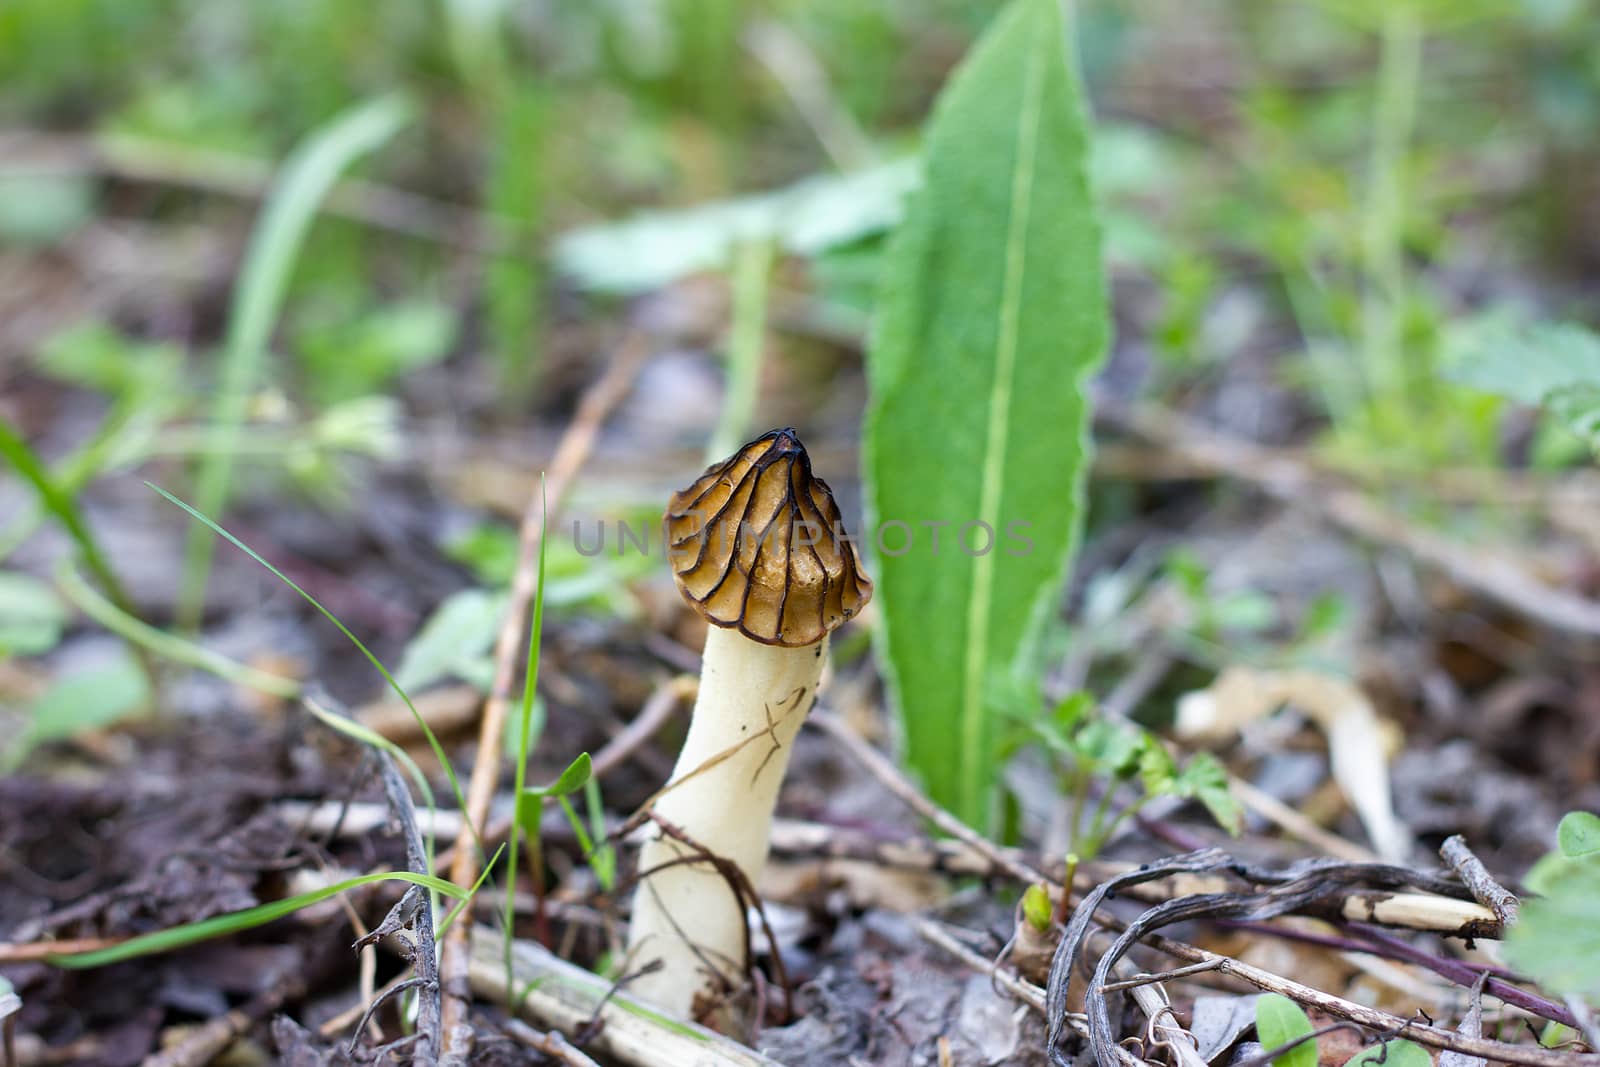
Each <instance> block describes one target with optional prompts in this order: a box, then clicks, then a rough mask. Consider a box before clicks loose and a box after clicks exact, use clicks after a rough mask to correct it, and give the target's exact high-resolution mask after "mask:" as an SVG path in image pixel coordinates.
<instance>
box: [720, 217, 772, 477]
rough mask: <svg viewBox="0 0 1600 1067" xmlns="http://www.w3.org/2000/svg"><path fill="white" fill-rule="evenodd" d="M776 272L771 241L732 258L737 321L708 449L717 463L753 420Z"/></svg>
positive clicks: (746, 246) (742, 249)
mask: <svg viewBox="0 0 1600 1067" xmlns="http://www.w3.org/2000/svg"><path fill="white" fill-rule="evenodd" d="M771 275H772V242H771V241H767V240H761V239H756V240H752V241H748V242H746V243H744V244H741V245H740V246H739V247H738V249H737V250H736V251H735V253H734V258H733V324H732V326H731V328H730V329H729V331H728V377H727V384H726V386H725V388H724V391H723V397H722V411H721V413H720V414H718V416H717V429H716V432H715V433H713V434H712V435H711V443H710V444H709V445H708V446H707V447H706V461H707V462H708V463H710V462H715V461H717V460H719V459H721V458H722V457H723V456H726V455H727V454H728V453H730V452H732V451H733V450H734V449H736V448H738V447H739V444H740V442H742V441H744V440H745V439H746V437H747V436H748V434H749V430H750V424H751V422H752V421H754V417H755V410H756V401H757V399H758V397H759V386H760V383H761V355H762V350H763V348H764V345H765V341H766V336H767V289H768V283H769V280H770V278H771Z"/></svg>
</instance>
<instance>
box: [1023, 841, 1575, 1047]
mask: <svg viewBox="0 0 1600 1067" xmlns="http://www.w3.org/2000/svg"><path fill="white" fill-rule="evenodd" d="M1219 870H1225V871H1228V872H1230V873H1232V874H1235V875H1237V876H1239V877H1240V878H1242V879H1244V880H1245V881H1247V882H1251V883H1254V884H1256V885H1258V886H1267V887H1268V888H1266V889H1263V890H1261V891H1259V892H1235V893H1217V894H1204V895H1198V896H1190V897H1182V898H1178V899H1176V900H1172V901H1168V902H1167V903H1165V904H1161V905H1158V906H1156V907H1154V908H1151V909H1150V910H1148V911H1146V912H1145V913H1144V914H1143V915H1141V916H1139V917H1138V918H1137V919H1135V920H1134V921H1133V922H1131V923H1126V924H1123V923H1119V922H1116V921H1115V920H1104V921H1103V922H1104V924H1105V925H1110V926H1113V927H1117V928H1120V929H1121V930H1122V933H1121V934H1120V935H1119V936H1118V938H1117V940H1116V941H1115V942H1114V943H1113V944H1112V946H1111V948H1110V949H1108V950H1107V951H1106V952H1105V954H1104V955H1102V956H1101V958H1100V960H1099V962H1098V963H1097V964H1096V965H1095V969H1094V976H1093V978H1092V979H1091V980H1090V983H1089V988H1088V992H1087V994H1086V995H1085V1003H1084V1007H1085V1011H1086V1014H1087V1015H1088V1018H1089V1029H1090V1032H1091V1048H1092V1049H1093V1051H1094V1052H1095V1054H1096V1057H1097V1058H1098V1060H1099V1062H1100V1064H1101V1065H1102V1067H1116V1060H1115V1058H1114V1054H1112V1053H1111V1052H1110V1048H1113V1047H1115V1039H1114V1033H1113V1030H1112V1023H1111V1016H1110V1012H1109V1009H1108V1008H1107V1005H1106V1002H1105V996H1104V986H1105V985H1106V979H1107V978H1108V977H1109V975H1110V972H1111V968H1112V967H1113V966H1114V965H1115V964H1116V962H1117V960H1118V959H1120V958H1121V957H1122V956H1123V955H1125V954H1126V953H1127V951H1128V950H1129V949H1130V948H1131V947H1132V945H1133V944H1134V942H1136V941H1143V942H1144V943H1145V944H1148V945H1150V946H1151V947H1153V948H1156V949H1158V950H1160V951H1162V952H1166V953H1167V954H1169V955H1172V956H1174V957H1176V958H1178V959H1182V960H1187V961H1189V962H1192V963H1214V965H1215V967H1216V970H1217V971H1218V973H1221V974H1229V975H1233V976H1234V977H1237V978H1241V979H1243V980H1244V981H1246V982H1248V983H1250V984H1251V985H1254V986H1256V987H1257V988H1258V989H1263V990H1266V991H1268V992H1275V993H1282V994H1283V995H1284V996H1287V997H1290V998H1291V999H1294V1000H1299V1001H1301V1002H1303V1003H1307V1004H1311V1005H1313V1006H1315V1007H1317V1008H1318V1009H1320V1010H1322V1011H1324V1012H1325V1013H1327V1014H1329V1015H1333V1016H1335V1017H1338V1018H1343V1019H1348V1020H1350V1021H1352V1022H1356V1023H1359V1024H1361V1025H1363V1026H1368V1027H1370V1028H1372V1029H1375V1030H1379V1031H1383V1032H1386V1033H1389V1034H1392V1035H1395V1036H1405V1037H1412V1038H1415V1039H1416V1040H1417V1041H1419V1042H1421V1043H1423V1044H1427V1045H1432V1046H1433V1047H1435V1048H1441V1049H1448V1050H1451V1051H1455V1052H1461V1053H1464V1054H1466V1055H1471V1056H1482V1057H1484V1058H1486V1059H1492V1060H1499V1061H1502V1062H1506V1063H1518V1064H1525V1065H1527V1067H1600V1056H1594V1055H1589V1056H1575V1055H1572V1054H1565V1053H1560V1052H1552V1051H1551V1050H1547V1049H1534V1048H1527V1047H1524V1046H1520V1045H1510V1044H1506V1043H1503V1042H1499V1041H1486V1040H1484V1039H1482V1038H1472V1037H1468V1036H1465V1035H1461V1034H1457V1033H1456V1032H1454V1031H1451V1030H1444V1029H1440V1028H1439V1027H1435V1026H1432V1025H1425V1024H1422V1023H1418V1022H1415V1021H1414V1020H1407V1019H1402V1018H1400V1017H1399V1016H1396V1015H1391V1014H1389V1013H1388V1012H1382V1011H1378V1010H1376V1009H1373V1008H1368V1007H1366V1006H1364V1005H1360V1004H1356V1003H1353V1002H1351V1001H1347V1000H1344V999H1343V998H1341V997H1336V996H1333V995H1332V994H1329V993H1324V992H1322V991H1320V990H1316V989H1312V988H1310V987H1308V986H1304V985H1301V984H1299V983H1297V982H1293V981H1291V980H1289V979H1287V978H1283V977H1281V976H1279V975H1275V974H1272V973H1271V972H1269V971H1264V970H1262V969H1261V968H1258V967H1253V966H1251V965H1249V964H1245V963H1241V962H1239V961H1237V960H1234V959H1231V958H1230V957H1227V956H1221V955H1218V954H1216V953H1212V952H1207V951H1205V950H1203V949H1199V948H1195V947H1194V946H1192V945H1186V944H1184V943H1182V942H1178V941H1172V940H1171V939H1169V938H1166V937H1163V936H1161V935H1160V934H1157V933H1155V931H1156V930H1157V929H1158V928H1160V927H1162V926H1165V925H1168V924H1170V923H1174V922H1180V921H1183V920H1186V919H1197V918H1207V917H1219V916H1220V917H1224V918H1250V919H1261V918H1270V917H1273V916H1276V915H1282V914H1287V913H1289V912H1291V911H1294V910H1298V909H1300V908H1303V907H1304V906H1305V905H1306V904H1307V903H1308V902H1310V901H1313V900H1315V899H1317V898H1319V897H1323V896H1326V895H1328V893H1329V892H1330V886H1333V885H1337V883H1339V882H1348V881H1350V880H1355V879H1359V880H1362V881H1365V882H1368V883H1369V884H1375V885H1381V886H1390V885H1396V884H1400V885H1404V884H1411V885H1422V886H1424V887H1426V888H1447V887H1446V886H1445V885H1443V884H1441V883H1439V882H1438V879H1437V878H1436V877H1435V876H1432V875H1428V874H1425V873H1418V872H1412V871H1407V870H1405V869H1404V868H1398V867H1386V866H1382V865H1377V864H1346V863H1340V862H1338V861H1327V860H1322V861H1308V862H1303V863H1299V864H1295V865H1293V866H1292V867H1290V868H1288V869H1286V870H1283V871H1268V870H1262V869H1258V868H1254V867H1251V866H1249V865H1246V864H1241V863H1239V862H1238V861H1236V860H1234V859H1232V857H1229V856H1228V855H1227V854H1226V853H1222V852H1220V851H1218V850H1214V849H1208V850H1204V851H1201V852H1194V853H1189V854H1186V855H1183V856H1176V857H1172V858H1171V859H1167V860H1163V861H1160V862H1157V863H1151V864H1147V865H1145V866H1144V867H1142V868H1140V869H1139V870H1137V871H1133V872H1129V873H1128V874H1125V875H1122V876H1120V877H1118V878H1115V879H1112V880H1111V881H1109V882H1106V883H1104V884H1102V885H1100V886H1099V887H1097V888H1096V889H1095V891H1094V892H1093V893H1091V894H1090V895H1089V896H1088V897H1087V898H1086V899H1085V900H1084V902H1083V903H1082V904H1081V905H1080V906H1079V908H1078V910H1077V911H1076V912H1075V913H1074V915H1073V918H1072V922H1071V923H1070V924H1069V925H1068V928H1067V931H1066V933H1065V934H1064V935H1063V937H1062V940H1061V945H1060V947H1059V948H1058V950H1057V952H1056V956H1055V959H1054V960H1053V961H1052V962H1051V969H1050V984H1049V987H1048V990H1047V998H1048V999H1047V1006H1048V1008H1049V1010H1050V1012H1051V1018H1050V1020H1049V1026H1050V1039H1049V1044H1048V1046H1047V1047H1048V1051H1049V1054H1050V1056H1051V1058H1052V1062H1054V1063H1058V1064H1060V1063H1064V1062H1066V1059H1065V1057H1064V1055H1063V1053H1062V1050H1061V1048H1060V1046H1059V1042H1060V1039H1061V1037H1062V1036H1063V1035H1064V1033H1065V1022H1064V1015H1065V1006H1066V1003H1067V994H1068V984H1069V982H1070V980H1071V973H1072V967H1073V964H1074V961H1075V960H1076V959H1077V958H1078V955H1079V952H1080V950H1081V948H1082V946H1083V944H1084V943H1085V941H1086V940H1087V938H1088V934H1089V927H1090V925H1091V923H1093V922H1095V921H1096V920H1095V915H1094V912H1095V910H1096V909H1097V908H1098V907H1099V905H1100V904H1101V903H1103V902H1104V900H1105V899H1106V898H1107V897H1108V896H1110V895H1111V894H1113V893H1115V892H1119V891H1121V890H1123V889H1125V888H1128V887H1131V886H1134V885H1137V884H1139V883H1140V882H1144V881H1154V880H1157V879H1160V878H1165V877H1168V876H1170V875H1173V874H1179V873H1195V872H1213V871H1219Z"/></svg>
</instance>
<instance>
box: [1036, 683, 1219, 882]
mask: <svg viewBox="0 0 1600 1067" xmlns="http://www.w3.org/2000/svg"><path fill="white" fill-rule="evenodd" d="M1017 725H1018V729H1017V730H1016V731H1015V732H1014V735H1013V737H1014V740H1013V744H1014V745H1016V744H1020V743H1023V742H1028V741H1031V742H1034V743H1037V744H1039V745H1040V746H1041V747H1042V748H1043V749H1044V751H1045V752H1046V753H1047V754H1048V755H1049V756H1050V759H1051V762H1052V764H1053V766H1054V768H1055V770H1056V773H1057V776H1058V780H1059V781H1060V783H1061V790H1062V792H1063V794H1064V795H1065V796H1067V797H1069V798H1071V804H1072V808H1071V813H1070V829H1071V837H1072V844H1071V850H1072V851H1073V852H1074V853H1076V854H1077V855H1078V856H1080V857H1082V858H1083V859H1092V858H1094V856H1095V855H1097V854H1098V853H1099V851H1100V849H1101V848H1102V847H1104V845H1105V843H1106V841H1107V840H1109V839H1110V837H1111V835H1112V833H1114V832H1115V831H1116V829H1117V827H1118V826H1120V825H1121V824H1122V823H1123V822H1124V821H1125V820H1126V819H1128V818H1129V817H1131V816H1133V815H1134V814H1136V813H1137V812H1138V811H1139V810H1140V809H1142V808H1143V807H1144V806H1145V805H1146V804H1148V803H1149V802H1150V801H1151V800H1154V799H1155V798H1156V797H1160V796H1175V797H1182V798H1184V799H1192V800H1197V801H1199V802H1200V803H1201V804H1202V805H1204V806H1205V809H1206V810H1207V811H1208V812H1210V813H1211V817H1212V818H1213V819H1215V820H1216V821H1217V823H1218V825H1220V826H1222V827H1223V828H1224V829H1226V830H1227V831H1228V832H1229V833H1232V834H1237V833H1238V832H1239V828H1240V819H1241V811H1240V808H1239V805H1238V803H1237V802H1236V801H1235V800H1234V799H1233V796H1232V794H1231V793H1229V791H1228V776H1227V774H1226V773H1225V772H1224V771H1223V769H1222V766H1221V765H1220V764H1219V763H1217V761H1216V759H1215V758H1213V757H1212V756H1211V755H1209V754H1208V753H1204V752H1201V753H1198V754H1196V755H1194V756H1191V757H1190V758H1189V759H1188V760H1187V761H1186V762H1184V763H1183V764H1181V765H1180V764H1179V763H1178V762H1177V760H1175V759H1174V758H1173V757H1172V755H1171V754H1170V753H1169V752H1168V751H1167V749H1166V747H1165V746H1163V745H1162V744H1161V742H1160V741H1159V740H1158V739H1157V738H1155V737H1154V736H1153V735H1151V734H1150V733H1149V732H1147V731H1145V730H1143V729H1141V728H1140V727H1138V726H1136V725H1135V724H1133V723H1131V722H1128V721H1126V720H1121V719H1114V718H1111V717H1109V716H1107V715H1104V714H1100V713H1098V712H1097V711H1096V709H1095V704H1094V700H1093V699H1092V698H1091V697H1090V696H1089V695H1088V694H1087V693H1075V694H1073V695H1072V696H1069V697H1068V698H1067V699H1065V700H1063V701H1062V702H1061V703H1060V704H1058V705H1057V706H1056V707H1055V709H1054V710H1053V711H1051V712H1050V713H1049V714H1047V715H1044V716H1037V717H1033V716H1024V717H1022V720H1021V721H1020V722H1019V723H1018V724H1017ZM1096 783H1099V784H1100V786H1101V793H1100V798H1099V800H1098V801H1096V802H1093V803H1091V801H1090V795H1091V793H1092V792H1093V790H1094V787H1095V784H1096ZM1129 784H1132V785H1135V786H1136V787H1137V788H1138V793H1137V795H1136V796H1135V797H1134V798H1133V800H1132V801H1130V802H1129V803H1127V804H1125V805H1124V806H1123V807H1121V808H1115V807H1114V805H1115V802H1116V798H1117V793H1118V791H1119V790H1120V788H1121V787H1122V786H1124V785H1129Z"/></svg>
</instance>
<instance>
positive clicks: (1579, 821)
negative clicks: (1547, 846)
mask: <svg viewBox="0 0 1600 1067" xmlns="http://www.w3.org/2000/svg"><path fill="white" fill-rule="evenodd" d="M1556 841H1557V842H1558V843H1559V844H1560V846H1561V852H1562V854H1563V855H1565V856H1566V857H1567V858H1568V859H1574V860H1575V859H1582V858H1583V857H1585V856H1600V815H1595V814H1592V813H1590V812H1587V811H1569V812H1567V813H1566V814H1565V815H1563V816H1562V817H1561V825H1560V826H1559V827H1557V829H1556Z"/></svg>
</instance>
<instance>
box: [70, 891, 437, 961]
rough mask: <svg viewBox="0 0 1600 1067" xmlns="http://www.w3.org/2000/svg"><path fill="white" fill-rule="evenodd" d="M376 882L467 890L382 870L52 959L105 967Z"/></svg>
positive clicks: (287, 912) (245, 927) (275, 916)
mask: <svg viewBox="0 0 1600 1067" xmlns="http://www.w3.org/2000/svg"><path fill="white" fill-rule="evenodd" d="M373 882H410V883H412V884H413V885H420V886H422V887H423V888H424V889H431V890H433V891H434V892H435V893H441V894H443V895H445V896H447V897H456V898H463V897H465V896H466V895H467V891H466V890H464V889H462V888H461V887H460V886H458V885H456V884H455V883H454V882H447V881H445V880H444V879H443V878H436V877H434V876H433V875H431V874H413V873H411V872H410V871H385V872H383V873H380V874H363V875H358V876H356V877H355V878H347V879H345V880H344V881H342V882H336V883H335V884H333V885H328V886H323V887H322V888H320V889H313V890H311V891H310V892H307V893H299V894H296V895H295V896H292V897H285V898H284V899H283V900H274V901H270V902H269V903H266V904H258V905H256V906H255V907H253V908H245V909H244V910H243V911H231V912H228V913H227V914H226V915H215V916H212V917H211V918H209V919H202V920H200V921H199V922H193V923H185V924H184V925H182V926H174V927H172V928H170V929H167V930H157V931H156V932H155V933H151V934H142V935H140V936H139V937H134V938H130V939H128V940H127V941H124V942H122V943H121V944H119V945H113V946H112V947H110V948H103V949H98V950H97V951H94V952H79V953H73V954H71V955H62V956H50V957H48V962H50V963H51V964H54V965H55V966H57V967H65V968H67V969H69V970H82V969H84V968H88V967H104V966H106V965H107V964H109V963H121V962H122V961H123V960H131V959H137V958H138V957H140V956H150V955H154V954H155V953H158V952H171V951H172V950H173V949H176V948H183V947H184V946H185V945H192V944H194V943H195V942H197V941H209V940H211V939H212V938H213V937H223V936H225V935H227V934H233V933H238V932H239V931H241V930H250V929H254V928H255V927H257V926H263V925H265V924H266V923H269V922H272V921H273V920H274V919H281V918H283V917H284V916H286V915H292V914H294V913H295V912H297V911H299V910H301V909H302V908H309V907H310V906H311V905H313V904H317V903H320V902H322V901H324V900H327V899H328V898H329V897H334V896H338V895H339V894H340V893H343V892H345V891H346V890H349V889H355V888H358V887H360V886H364V885H370V884H371V883H373Z"/></svg>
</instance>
